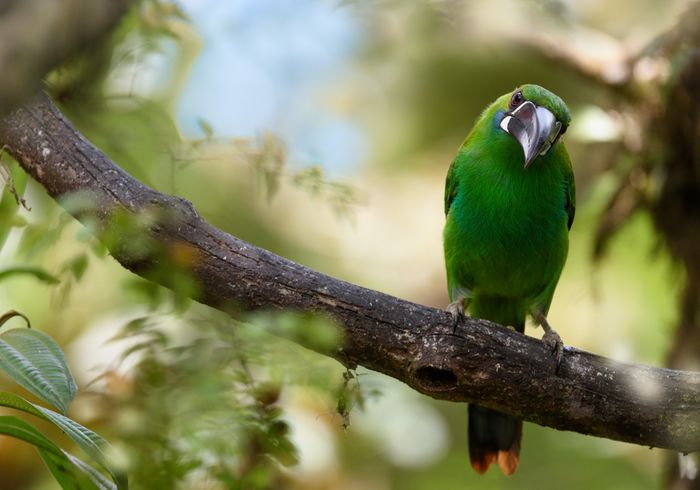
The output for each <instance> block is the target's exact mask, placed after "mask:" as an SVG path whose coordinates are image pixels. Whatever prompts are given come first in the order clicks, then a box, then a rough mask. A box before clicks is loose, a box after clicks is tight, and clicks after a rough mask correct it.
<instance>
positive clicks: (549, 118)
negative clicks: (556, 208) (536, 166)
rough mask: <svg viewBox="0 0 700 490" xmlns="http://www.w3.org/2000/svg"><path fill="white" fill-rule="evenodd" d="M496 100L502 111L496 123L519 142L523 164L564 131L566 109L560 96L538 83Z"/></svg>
mask: <svg viewBox="0 0 700 490" xmlns="http://www.w3.org/2000/svg"><path fill="white" fill-rule="evenodd" d="M497 103H498V104H499V105H500V106H501V107H500V109H501V111H502V112H501V111H499V113H500V114H502V119H501V120H500V123H499V127H500V129H501V130H503V131H505V132H506V133H508V134H509V135H511V136H512V137H513V138H515V139H516V140H517V142H518V143H520V146H521V147H522V149H523V153H524V154H525V168H528V167H529V166H530V164H531V163H532V162H533V161H535V159H536V158H537V157H538V156H540V155H546V154H547V152H548V151H549V150H550V149H551V148H552V147H553V146H554V145H555V144H556V143H557V141H558V140H559V137H560V136H561V135H562V134H564V133H565V132H566V129H567V128H568V126H569V122H570V121H571V115H570V114H569V109H568V108H567V107H566V104H564V101H562V100H561V99H560V98H559V97H557V96H556V95H554V94H553V93H552V92H550V91H549V90H547V89H545V88H542V87H540V86H539V85H523V86H521V87H518V88H517V89H515V91H514V92H513V93H512V94H506V95H504V96H503V97H501V98H500V99H499V100H498V101H497Z"/></svg>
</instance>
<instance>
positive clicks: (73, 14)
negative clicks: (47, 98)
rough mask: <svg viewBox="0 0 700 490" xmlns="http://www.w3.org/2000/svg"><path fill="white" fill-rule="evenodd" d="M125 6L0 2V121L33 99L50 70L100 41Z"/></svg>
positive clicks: (124, 1)
mask: <svg viewBox="0 0 700 490" xmlns="http://www.w3.org/2000/svg"><path fill="white" fill-rule="evenodd" d="M130 4H131V2H130V0H59V1H57V0H8V1H3V2H0V67H2V76H1V77H0V115H2V114H6V113H7V112H8V111H9V110H11V109H13V108H15V107H17V106H18V105H19V104H21V103H22V102H23V101H24V100H25V99H27V98H29V97H31V96H33V95H34V94H35V93H36V91H37V90H38V89H39V87H40V86H41V80H42V78H43V77H44V75H46V73H48V72H49V71H50V70H51V69H53V68H54V67H56V66H57V65H58V64H60V63H61V62H63V61H65V60H67V59H68V58H69V57H70V56H72V55H74V54H75V53H77V52H78V51H80V50H81V49H85V47H86V46H89V45H90V44H91V43H94V42H95V41H97V40H98V39H100V38H101V37H103V36H104V35H105V34H106V33H107V32H109V30H110V29H111V28H112V27H114V25H115V24H116V23H117V21H119V19H121V17H122V15H123V14H124V13H125V12H126V10H127V7H128V6H129V5H130Z"/></svg>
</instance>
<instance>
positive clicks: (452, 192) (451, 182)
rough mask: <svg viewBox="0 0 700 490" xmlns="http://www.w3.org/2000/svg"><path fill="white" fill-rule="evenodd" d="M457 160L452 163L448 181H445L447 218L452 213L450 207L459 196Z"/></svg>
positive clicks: (448, 172)
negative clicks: (456, 173) (456, 171)
mask: <svg viewBox="0 0 700 490" xmlns="http://www.w3.org/2000/svg"><path fill="white" fill-rule="evenodd" d="M456 163H457V159H455V160H454V161H453V162H452V165H450V169H449V170H448V171H447V180H446V181H445V216H447V213H449V211H450V206H452V202H453V201H454V200H455V196H456V195H457V175H455V164H456Z"/></svg>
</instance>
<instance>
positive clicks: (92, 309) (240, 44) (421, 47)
mask: <svg viewBox="0 0 700 490" xmlns="http://www.w3.org/2000/svg"><path fill="white" fill-rule="evenodd" d="M692 7H693V5H692V4H691V2H689V1H688V0H669V1H666V2H658V1H656V0H636V1H632V0H620V1H618V2H614V3H610V2H608V1H603V0H592V1H588V2H576V1H573V0H525V1H516V0H489V1H486V0H475V1H469V2H466V1H457V0H423V1H416V2H401V1H398V0H382V1H373V2H361V1H354V0H236V1H231V2H217V1H214V0H181V1H178V2H176V3H170V2H157V1H145V2H141V3H140V4H139V5H138V6H137V7H136V8H134V9H132V11H131V13H130V14H129V15H128V17H127V18H126V19H125V20H124V22H123V23H122V24H121V25H120V26H119V28H118V29H117V31H116V32H115V33H114V35H113V36H112V37H111V38H110V39H109V40H108V41H107V42H105V43H103V44H101V45H99V46H93V47H92V49H90V50H89V52H85V53H84V54H82V55H80V56H79V57H77V58H76V59H73V60H71V61H70V62H69V63H67V64H65V65H64V66H62V67H61V68H59V69H58V70H55V71H54V72H52V73H51V74H50V75H49V77H48V87H49V91H50V92H51V94H52V95H53V96H54V98H55V99H56V100H57V101H58V102H59V103H60V104H61V107H62V108H63V109H64V111H65V112H66V114H67V115H68V116H69V118H70V119H71V120H72V121H73V122H74V124H76V126H77V127H78V128H79V129H80V130H81V131H82V132H83V134H85V135H86V136H87V137H88V138H89V139H90V140H91V141H92V142H93V143H95V144H96V145H97V146H98V147H99V148H101V149H102V150H103V151H105V152H106V153H107V154H108V155H109V156H110V157H111V158H113V159H114V160H115V161H116V162H117V163H119V164H120V165H121V166H122V167H123V168H125V169H126V170H127V171H128V172H130V173H131V174H132V175H134V176H135V177H137V178H138V179H140V180H142V181H143V182H145V183H147V184H148V185H150V186H152V187H154V188H156V189H158V190H160V191H162V192H167V193H171V194H177V195H179V196H182V197H185V198H187V199H189V200H191V201H192V202H193V203H194V204H195V206H196V207H197V209H198V210H199V212H200V213H201V214H202V215H203V216H204V217H205V218H206V219H207V220H209V221H210V222H212V223H213V224H215V225H216V226H218V227H220V228H222V229H224V230H226V231H228V232H230V233H232V234H234V235H236V236H238V237H241V238H243V239H245V240H247V241H249V242H251V243H253V244H255V245H257V246H260V247H264V248H267V249H269V250H271V251H273V252H275V253H278V254H280V255H283V256H285V257H288V258H290V259H292V260H294V261H297V262H299V263H301V264H304V265H306V266H309V267H311V268H314V269H316V270H320V271H322V272H325V273H328V274H330V275H333V276H335V277H339V278H341V279H344V280H347V281H351V282H354V283H356V284H360V285H362V286H365V287H369V288H373V289H377V290H380V291H383V292H386V293H389V294H392V295H395V296H399V297H402V298H406V299H409V300H411V301H415V302H418V303H422V304H426V305H431V306H435V307H441V308H442V307H445V306H446V304H447V303H448V299H447V294H446V286H445V273H444V265H443V259H442V242H441V231H442V226H443V223H444V215H443V188H444V179H445V175H446V172H447V169H448V167H449V165H450V163H451V161H452V158H453V156H454V155H455V153H456V150H457V148H458V147H459V145H460V144H461V142H462V140H463V139H464V138H465V136H466V135H467V133H468V131H469V130H470V128H471V126H472V124H473V123H474V120H475V119H476V117H477V116H478V114H479V112H480V111H481V110H483V108H484V107H485V106H486V105H487V104H489V103H490V102H491V101H492V100H494V99H495V98H496V97H498V96H499V95H501V94H503V93H506V92H509V91H511V90H513V89H514V88H515V87H516V86H518V85H519V84H523V83H537V84H540V85H543V86H545V87H547V88H548V89H549V90H551V91H553V92H555V93H557V94H558V95H560V96H561V97H562V98H563V99H564V100H565V101H566V102H567V104H568V105H569V107H570V109H571V112H572V116H573V122H572V125H571V128H570V130H569V131H568V132H567V134H566V138H565V139H566V143H567V146H568V148H569V152H570V153H571V157H572V161H573V164H574V170H575V173H576V179H577V198H578V208H577V214H576V221H575V223H574V225H573V228H572V229H571V240H570V242H571V248H570V253H569V259H568V262H567V265H566V268H565V269H564V272H563V275H562V278H561V281H560V284H559V286H558V288H557V292H556V294H555V297H554V301H553V304H552V308H551V312H550V315H549V317H550V321H551V323H552V324H553V325H554V326H555V328H556V329H557V330H558V332H559V333H560V334H561V336H562V338H563V339H564V342H565V343H566V344H568V345H573V346H575V347H577V348H580V349H585V350H589V351H592V352H595V353H597V354H600V355H602V356H607V357H610V358H613V359H616V360H620V361H630V362H640V363H647V364H651V365H654V366H664V365H669V364H670V365H674V366H676V367H684V368H686V369H688V368H694V369H697V365H696V364H694V363H693V359H695V358H694V357H693V356H692V355H691V354H693V352H692V349H691V348H690V347H688V345H689V344H688V342H689V341H688V339H697V337H692V336H691V337H687V336H686V337H682V336H681V335H680V334H679V332H686V333H687V328H689V327H688V324H689V322H688V321H686V320H687V319H688V318H691V317H693V315H694V313H693V312H688V311H686V310H687V308H686V310H684V307H687V305H688V302H689V301H691V300H692V301H694V300H695V299H697V298H696V293H694V292H690V293H689V292H688V289H689V288H688V285H689V284H693V282H692V280H691V279H692V277H694V276H692V274H691V273H690V272H689V270H690V269H689V267H690V265H689V263H688V261H687V260H686V256H685V255H683V251H684V250H686V249H689V248H692V243H691V244H690V245H687V244H686V245H687V247H686V248H683V247H682V246H681V245H678V244H677V243H674V242H672V241H669V236H670V235H673V233H672V230H669V229H665V228H664V227H663V226H660V225H659V223H660V222H662V221H664V220H666V221H672V222H674V223H675V224H676V225H677V226H679V227H680V226H681V225H682V224H684V223H686V222H685V221H684V218H683V217H682V216H681V215H680V214H673V212H671V211H669V212H670V213H671V214H664V213H665V212H666V211H668V209H675V208H672V206H671V207H667V208H666V210H664V208H662V207H661V205H662V204H663V203H666V205H668V206H670V204H669V202H670V201H664V196H666V194H665V192H666V191H665V189H666V187H665V186H666V185H667V184H666V182H668V181H669V180H668V176H669V175H672V174H673V171H672V170H671V167H667V166H665V165H667V164H668V165H670V164H669V163H668V162H670V161H671V157H670V156H669V155H670V154H672V152H669V151H667V150H666V149H665V147H664V145H668V144H669V142H670V140H668V138H667V133H665V130H664V128H665V127H666V126H663V125H661V124H660V123H659V121H666V119H664V118H665V115H666V114H667V113H668V112H670V111H667V109H668V107H669V106H670V104H671V102H672V101H674V100H677V99H674V93H676V92H674V90H675V88H674V87H678V86H679V84H681V82H678V80H681V81H682V80H683V76H681V75H682V74H683V73H685V72H684V70H685V69H686V66H687V64H686V63H687V60H688V59H690V58H689V55H688V53H694V52H695V51H692V49H691V50H690V51H688V49H686V48H687V45H686V44H683V43H688V42H689V43H690V44H689V45H690V46H691V47H692V46H694V45H693V44H692V42H693V41H692V40H691V41H687V40H686V41H683V37H682V36H683V33H684V32H686V31H684V29H685V27H684V25H683V22H682V19H683V18H684V16H682V15H681V14H683V13H687V12H694V11H693V10H692ZM695 10H697V9H695ZM687 17H688V15H687V14H685V18H687ZM679 39H680V40H679ZM674 43H675V44H674ZM694 49H695V50H697V48H694ZM679 53H680V54H679ZM679 74H681V75H679ZM678 100H680V99H678ZM669 101H671V102H669ZM674 103H675V102H674ZM677 113H678V112H676V114H677ZM650 128H656V131H650ZM692 131H695V133H692ZM692 131H691V133H689V134H690V135H692V134H695V135H697V129H693V130H692ZM675 134H677V135H678V134H679V133H675ZM664 138H666V139H664ZM25 199H26V200H27V203H28V204H29V206H30V207H31V211H22V212H21V213H20V214H19V215H18V217H17V218H16V223H15V228H14V230H13V232H12V233H11V234H10V236H9V238H8V241H7V242H6V244H5V246H4V247H3V249H2V253H1V255H0V259H1V260H2V264H3V265H27V264H29V265H32V266H35V267H40V268H42V269H44V270H46V271H48V272H49V273H50V274H52V275H53V276H55V277H57V278H58V279H59V280H60V283H59V284H58V285H51V284H44V283H41V282H39V281H37V279H36V278H32V277H17V278H13V279H12V280H5V281H3V282H1V283H0V291H1V294H0V307H1V308H2V310H3V311H4V310H8V309H16V310H19V311H22V312H23V313H24V314H26V315H28V316H29V317H30V318H31V319H32V322H33V324H34V325H36V326H37V328H40V329H42V330H44V331H46V332H47V333H49V334H50V335H52V336H53V337H54V338H56V339H57V340H58V341H59V342H60V344H61V345H62V346H63V347H64V349H65V350H66V353H67V356H68V358H69V363H70V365H71V368H72V371H73V374H74V375H75V376H76V378H77V379H78V383H79V385H80V388H81V392H80V394H79V395H78V398H77V400H76V401H75V403H74V404H73V407H72V411H71V416H72V417H74V418H76V419H77V420H79V421H80V422H81V423H83V424H85V425H87V426H89V427H91V428H93V429H95V430H96V431H98V432H100V433H101V434H102V435H104V436H105V437H106V438H107V439H108V440H110V441H111V442H112V443H113V445H114V448H115V457H116V458H117V459H118V460H119V461H120V462H121V464H122V465H123V466H124V467H125V468H126V469H127V471H128V472H129V474H130V479H131V485H132V488H136V489H140V488H150V489H153V488H197V489H219V488H298V489H325V488H328V489H331V488H332V489H372V490H374V489H376V490H383V489H392V488H401V489H463V488H478V489H482V488H483V489H498V488H539V489H549V488H552V489H554V488H561V486H562V485H566V486H567V488H569V489H570V490H574V489H588V488H591V487H592V485H596V486H598V487H600V488H610V489H639V488H663V487H665V486H669V487H670V486H671V485H672V484H673V483H669V482H670V481H673V476H674V475H675V474H677V469H675V468H673V462H674V461H676V455H674V454H669V453H667V452H666V451H662V450H658V449H649V448H646V447H640V446H635V445H631V444H623V443H618V442H613V441H609V440H603V439H596V438H593V437H588V436H583V435H579V434H575V433H568V432H559V431H555V430H552V429H548V428H543V427H539V426H536V425H532V424H525V429H524V437H523V447H522V457H521V465H520V467H519V469H518V472H517V473H516V474H515V476H513V477H511V478H505V477H503V476H502V475H501V474H500V472H499V471H498V470H497V469H495V470H494V469H492V470H491V471H490V472H489V473H488V474H486V475H485V476H483V477H479V476H477V475H476V474H475V473H474V472H473V471H472V470H471V468H470V467H469V463H468V456H467V450H466V410H465V406H464V405H461V404H455V403H447V402H440V401H435V400H432V399H429V398H427V397H425V396H422V395H420V394H417V393H415V392H413V391H412V390H411V389H409V388H407V387H406V386H405V385H403V384H401V383H399V382H397V381H395V380H392V379H389V378H386V377H384V376H381V375H378V374H376V373H372V372H368V371H366V370H363V369H361V368H360V369H358V370H357V372H355V373H347V372H345V370H344V368H343V367H342V366H341V365H339V364H338V363H336V362H335V361H332V360H330V359H327V358H324V357H322V356H320V355H317V354H314V353H313V352H311V351H308V350H305V349H304V348H302V347H299V346H298V345H297V344H296V343H295V342H294V340H298V339H299V338H300V337H303V338H307V340H308V338H309V337H310V338H311V340H310V342H311V343H312V344H313V343H314V342H318V343H320V345H323V343H324V342H333V338H334V337H333V333H332V332H329V330H328V327H327V326H326V325H324V324H321V323H322V322H320V323H319V322H318V321H316V320H314V319H308V318H303V317H299V316H297V315H280V316H273V317H269V316H261V315H258V316H251V317H241V318H238V319H236V320H235V321H234V320H231V319H230V318H229V317H226V316H223V315H222V314H220V313H216V312H213V311H212V310H210V309H208V308H206V307H203V306H201V305H197V304H194V303H192V302H189V301H187V300H185V299H183V295H184V294H185V292H184V290H183V291H180V293H182V294H178V293H177V292H176V293H171V292H169V291H166V290H164V289H161V288H159V287H156V286H154V285H152V284H150V283H147V282H146V281H144V280H142V279H139V278H137V277H136V276H134V275H132V274H131V273H129V272H127V271H126V270H124V269H123V268H121V266H119V265H118V264H117V263H116V262H115V261H114V260H112V259H111V258H110V257H109V256H108V255H107V254H106V253H105V251H104V249H103V248H102V247H101V246H100V245H98V244H97V243H96V242H95V241H94V239H93V238H90V236H89V234H88V233H86V231H85V229H84V228H83V227H82V226H80V225H78V224H77V223H76V222H74V221H73V220H72V219H71V218H69V217H68V216H67V215H66V213H65V212H64V211H63V210H62V209H61V208H60V207H59V205H58V204H56V203H55V202H54V201H53V200H51V199H50V198H49V197H48V196H47V195H46V194H45V192H44V191H43V190H42V189H41V188H40V187H39V186H38V185H35V184H34V183H33V182H29V183H28V186H27V189H26V191H25ZM684 236H686V237H687V235H685V234H684ZM695 245H697V246H698V247H700V243H698V242H695ZM684 246H685V245H684ZM691 265H692V264H691ZM694 318H695V317H694ZM694 321H697V319H696V320H694ZM690 323H691V324H692V325H690V327H693V326H696V325H695V323H693V322H690ZM679 324H680V325H681V328H680V329H679V327H678V326H679ZM684 328H686V330H683V329H684ZM526 333H528V334H530V335H534V336H537V337H539V336H541V331H539V330H535V329H532V328H528V330H527V332H526ZM284 337H287V339H285V338H284ZM290 339H291V340H290ZM679 339H681V340H679ZM695 341H696V340H691V341H690V345H691V346H692V345H696V344H693V342H695ZM679 342H680V343H681V344H683V345H685V346H686V347H687V349H686V351H688V352H685V351H684V352H681V350H682V349H680V348H679V347H678V345H679ZM2 383H5V384H2ZM0 384H2V388H3V389H15V388H14V387H12V386H11V385H10V384H9V382H5V381H3V380H0ZM46 430H47V431H48V430H50V429H49V428H47V429H46ZM54 436H55V437H57V438H59V440H60V437H61V435H60V434H54ZM66 444H67V443H66ZM33 451H34V450H33V449H32V448H31V447H29V446H25V445H23V443H21V442H17V441H14V440H12V439H8V438H0V474H2V475H3V482H4V483H3V484H2V487H3V488H18V489H19V488H27V489H44V488H46V489H48V488H57V486H56V483H55V482H53V480H52V479H51V477H50V475H49V473H48V471H46V470H45V469H44V468H43V467H41V463H40V462H39V458H38V457H37V456H36V454H35V453H34V452H33ZM691 469H692V465H691ZM691 473H692V471H691ZM675 488H685V487H675ZM688 488H690V487H688Z"/></svg>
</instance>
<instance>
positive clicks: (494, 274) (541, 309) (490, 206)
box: [444, 85, 576, 475]
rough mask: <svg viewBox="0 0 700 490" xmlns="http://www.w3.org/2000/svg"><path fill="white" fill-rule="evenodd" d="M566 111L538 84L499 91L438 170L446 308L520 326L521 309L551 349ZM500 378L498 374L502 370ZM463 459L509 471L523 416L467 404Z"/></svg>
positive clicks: (567, 195) (563, 237)
mask: <svg viewBox="0 0 700 490" xmlns="http://www.w3.org/2000/svg"><path fill="white" fill-rule="evenodd" d="M570 121H571V116H570V114H569V109H568V108H567V107H566V105H565V104H564V102H563V101H562V100H561V99H560V98H559V97H557V96H556V95H554V94H553V93H551V92H549V91H548V90H546V89H544V88H542V87H540V86H538V85H523V86H522V87H519V88H517V89H516V90H515V91H514V92H513V93H509V94H505V95H503V96H501V97H499V98H498V99H497V100H496V101H495V102H494V103H493V104H491V105H490V106H489V107H488V108H486V110H485V111H484V112H483V113H482V115H481V116H480V117H479V119H478V120H477V122H476V124H475V126H474V128H473V129H472V131H471V133H469V136H467V139H466V140H465V141H464V143H463V144H462V146H461V147H460V149H459V152H458V153H457V156H456V157H455V159H454V161H453V162H452V165H451V166H450V169H449V171H448V173H447V182H446V185H445V215H446V223H445V229H444V248H445V265H446V268H447V287H448V293H449V296H450V301H451V303H450V305H449V306H448V311H450V313H452V315H453V316H454V318H455V326H456V325H457V324H458V323H459V320H460V319H461V318H462V314H463V313H464V311H465V309H466V308H469V311H470V313H471V315H472V316H473V317H476V318H482V319H485V320H490V321H493V322H496V323H499V324H501V325H507V326H511V327H513V328H514V329H515V330H517V331H518V332H524V330H525V320H526V317H527V316H528V315H530V316H531V317H532V319H533V320H534V321H535V323H537V324H538V325H541V326H542V327H543V329H544V330H545V334H544V337H543V338H542V340H543V341H544V342H545V343H546V344H547V346H548V347H549V348H550V349H551V350H552V352H553V353H554V354H555V355H556V360H557V367H558V365H559V361H560V360H561V355H562V350H563V343H562V341H561V338H560V337H559V335H558V334H557V333H556V332H555V331H554V330H553V329H552V328H551V326H550V325H549V324H548V323H547V311H548V310H549V305H550V303H551V302H552V296H553V295H554V289H555V288H556V285H557V282H558V281H559V276H560V274H561V271H562V268H563V267H564V263H565V262H566V255H567V253H568V248H569V239H568V232H569V229H570V228H571V224H572V223H573V221H574V213H575V209H576V197H575V186H574V174H573V170H572V168H571V160H570V159H569V155H568V153H567V151H566V148H565V147H564V144H563V143H562V141H561V136H562V135H563V134H564V132H565V131H566V129H567V127H568V125H569V122H570ZM504 375H505V376H507V374H504ZM468 413H469V456H470V460H471V465H472V467H473V468H474V469H475V470H476V471H477V472H478V473H480V474H482V473H484V472H485V471H486V470H488V468H489V466H490V465H491V464H492V463H494V462H495V463H498V465H499V466H500V467H501V470H502V471H503V472H504V473H505V474H506V475H511V474H512V473H513V472H514V471H515V469H516V468H517V465H518V462H519V459H520V439H521V436H522V421H521V420H518V419H517V418H515V417H512V416H510V415H506V414H502V413H500V412H497V411H495V410H491V409H488V408H484V407H480V406H477V405H470V406H469V408H468Z"/></svg>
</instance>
